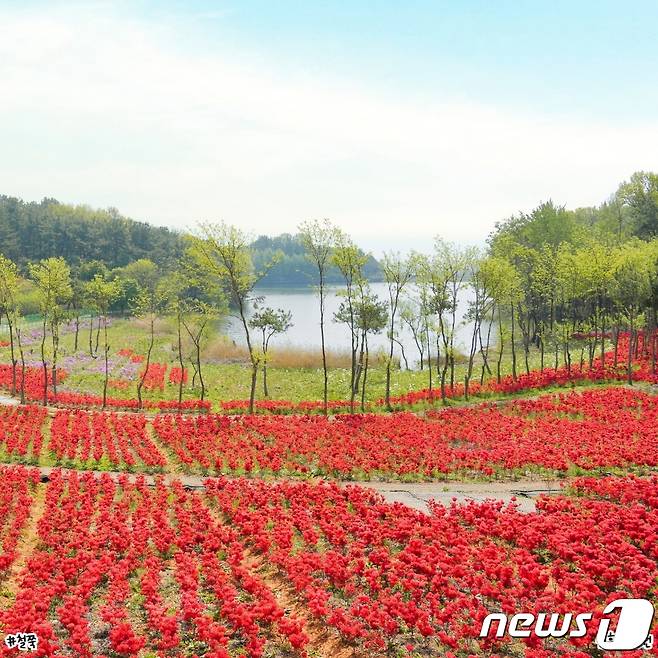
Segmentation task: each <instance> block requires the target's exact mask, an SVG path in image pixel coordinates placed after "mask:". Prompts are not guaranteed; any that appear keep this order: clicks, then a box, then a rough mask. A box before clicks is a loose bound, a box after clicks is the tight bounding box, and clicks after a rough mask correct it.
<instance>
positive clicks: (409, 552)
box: [0, 467, 658, 658]
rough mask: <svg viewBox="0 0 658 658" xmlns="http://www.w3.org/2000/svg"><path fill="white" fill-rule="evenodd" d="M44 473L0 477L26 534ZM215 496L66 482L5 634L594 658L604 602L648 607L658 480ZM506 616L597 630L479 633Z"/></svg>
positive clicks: (132, 645) (2, 494)
mask: <svg viewBox="0 0 658 658" xmlns="http://www.w3.org/2000/svg"><path fill="white" fill-rule="evenodd" d="M35 477H36V476H35V475H34V474H33V473H31V472H30V471H28V470H26V469H22V468H14V469H7V468H6V467H3V468H0V505H5V504H7V505H9V506H10V507H12V509H13V510H14V512H13V515H14V516H16V515H18V516H19V517H20V518H22V524H23V525H21V523H19V524H18V526H19V531H18V532H20V527H24V523H25V519H26V518H27V516H28V514H29V510H30V505H31V496H30V488H31V487H33V485H30V482H31V481H32V480H33V479H34V478H35ZM206 487H207V490H206V493H205V494H203V493H196V492H189V491H185V490H184V489H183V487H182V486H181V485H180V484H178V483H173V484H172V485H171V486H164V485H163V483H162V482H158V483H157V484H156V486H155V487H153V488H152V487H148V486H146V483H145V482H144V480H143V479H139V478H138V479H136V480H135V481H130V480H129V479H128V478H127V477H126V476H122V477H121V478H120V481H119V482H118V483H115V482H114V481H113V480H112V479H111V478H110V477H109V476H107V475H104V476H102V477H100V478H96V477H95V476H94V475H93V474H87V475H85V476H79V475H77V474H76V473H74V472H72V473H70V474H69V475H67V476H65V475H63V474H62V473H60V472H58V471H55V472H54V473H53V475H52V479H51V482H50V483H49V484H48V485H47V488H46V494H45V509H44V512H43V515H42V517H41V519H40V520H39V522H38V526H37V528H38V544H37V545H36V547H35V548H34V550H33V552H32V554H31V555H30V556H28V559H27V563H26V565H25V568H24V569H23V570H22V571H21V572H20V573H19V576H18V581H19V589H18V593H17V595H16V598H15V601H13V603H12V604H11V605H10V606H9V607H8V609H6V610H4V611H2V612H0V629H2V632H4V633H13V632H18V631H29V632H34V633H36V634H37V635H38V637H39V651H38V653H37V655H39V656H56V655H75V656H79V657H80V658H92V657H97V658H105V657H106V656H110V655H111V656H114V657H115V658H124V657H125V658H127V657H128V656H135V655H142V654H145V653H146V652H150V653H155V654H156V655H162V656H174V655H176V656H199V655H204V656H209V657H211V658H229V657H230V656H232V655H233V656H234V655H246V656H248V657H249V658H260V657H261V656H264V655H299V656H303V655H306V654H307V653H308V654H311V652H312V651H311V650H314V645H313V643H312V641H310V639H309V637H310V634H309V633H308V631H307V623H308V622H314V623H315V624H317V625H321V626H322V627H323V628H325V629H327V630H328V632H329V633H330V634H335V636H336V637H338V638H339V639H342V640H343V641H344V642H345V645H346V646H352V647H356V648H358V647H364V648H366V649H368V650H371V651H374V652H376V653H377V654H378V655H383V654H385V653H386V654H387V655H400V653H405V652H406V653H407V654H408V655H409V654H413V655H416V656H429V655H444V656H447V657H453V658H454V657H455V656H463V657H464V658H465V657H466V656H474V655H478V656H500V655H525V656H526V657H527V658H549V657H552V656H563V657H570V658H587V657H588V656H591V655H593V653H592V652H595V651H596V650H595V649H593V640H594V635H595V633H596V629H597V622H598V621H599V620H600V618H601V614H602V610H603V608H604V607H605V605H606V604H607V603H608V602H609V601H611V600H613V599H616V598H624V597H636V598H649V599H650V600H655V583H656V579H657V578H658V533H657V531H656V528H658V478H656V477H654V478H652V479H638V478H633V477H629V478H606V479H603V480H591V479H581V480H579V481H578V482H577V483H576V487H575V488H576V492H577V494H578V495H577V496H575V497H574V496H568V495H559V496H555V497H544V498H542V499H541V500H540V501H539V502H538V511H537V512H536V513H531V514H522V513H520V512H519V511H518V509H517V508H516V506H515V505H514V504H511V505H508V506H503V504H502V503H495V502H493V501H490V502H485V503H474V502H473V503H469V504H464V505H457V504H453V505H452V506H451V507H449V508H444V507H442V506H438V505H432V506H431V514H429V515H427V514H424V513H422V512H418V511H415V510H412V509H410V508H407V507H405V506H403V505H399V504H395V505H391V504H387V503H385V502H384V501H383V500H382V499H381V498H380V497H379V496H378V495H377V494H375V493H374V492H372V491H370V490H367V489H364V488H360V487H347V488H341V487H339V486H338V485H336V484H329V483H309V482H304V483H291V482H285V481H284V482H279V483H275V484H271V483H269V484H268V483H266V482H263V481H259V480H245V479H241V478H238V479H233V480H230V479H221V480H208V481H207V482H206ZM5 501H9V502H8V503H5ZM0 518H2V517H0ZM5 518H6V516H5ZM7 525H9V528H11V531H13V528H12V525H11V524H6V526H7ZM4 531H5V532H7V527H5V530H4ZM11 561H12V557H11V556H10V563H11ZM265 574H266V575H265ZM136 597H137V598H136ZM282 600H285V602H286V603H285V606H284V605H283V604H282V603H281V601H282ZM136 601H139V602H140V603H139V607H136ZM171 601H177V602H178V604H177V606H176V607H175V608H174V609H172V607H171V606H170V605H168V602H171ZM291 609H293V610H297V609H300V610H303V611H304V612H303V613H302V614H301V616H296V615H295V614H294V613H292V612H291ZM138 610H139V612H138ZM501 611H502V612H504V613H506V614H509V615H513V614H515V613H518V612H529V613H535V614H538V613H540V612H543V613H545V612H547V611H550V612H555V613H559V614H562V615H564V614H566V613H572V614H574V615H575V614H579V613H586V612H592V613H593V614H594V619H593V622H592V624H590V625H588V627H587V633H586V634H585V635H584V636H583V637H573V638H571V639H564V638H563V639H556V638H550V637H549V638H542V637H538V636H536V635H531V636H530V637H528V638H525V639H514V640H510V639H508V638H501V639H496V638H487V639H481V638H479V631H480V628H481V625H482V621H483V619H484V618H485V617H486V616H487V615H488V614H489V613H491V612H501ZM92 628H93V632H92ZM334 646H336V645H334ZM653 653H654V654H655V653H656V651H655V649H654V651H653ZM0 655H1V656H11V655H15V653H13V654H12V650H10V649H8V648H7V647H5V646H4V645H3V646H2V647H1V648H0ZM595 655H598V654H595ZM627 655H628V656H629V657H632V658H635V657H636V656H639V655H641V652H639V651H636V652H629V653H628V654H627Z"/></svg>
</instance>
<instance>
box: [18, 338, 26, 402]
mask: <svg viewBox="0 0 658 658" xmlns="http://www.w3.org/2000/svg"><path fill="white" fill-rule="evenodd" d="M16 340H17V342H18V351H19V353H20V355H21V404H25V354H24V352H23V341H22V338H21V330H20V328H19V327H16Z"/></svg>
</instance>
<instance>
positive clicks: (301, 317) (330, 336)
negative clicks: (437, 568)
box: [228, 283, 472, 366]
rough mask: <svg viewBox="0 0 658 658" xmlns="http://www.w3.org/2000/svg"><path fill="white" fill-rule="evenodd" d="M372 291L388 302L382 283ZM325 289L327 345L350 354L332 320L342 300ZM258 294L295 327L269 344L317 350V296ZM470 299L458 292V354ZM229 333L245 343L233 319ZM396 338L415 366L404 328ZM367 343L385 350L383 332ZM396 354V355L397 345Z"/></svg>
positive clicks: (343, 330)
mask: <svg viewBox="0 0 658 658" xmlns="http://www.w3.org/2000/svg"><path fill="white" fill-rule="evenodd" d="M371 289H372V291H373V293H374V294H376V295H377V296H378V297H379V298H380V299H381V300H382V301H385V302H387V301H388V288H387V286H386V284H385V283H373V284H371ZM327 290H328V292H327V298H326V301H325V341H326V345H327V347H328V348H330V349H333V350H340V351H349V348H350V332H349V329H348V327H347V325H345V324H342V323H336V322H334V321H333V316H334V313H335V312H336V311H337V310H338V307H339V305H340V302H341V301H342V298H341V297H339V296H338V295H337V294H336V293H337V292H338V291H339V290H340V288H339V287H330V288H328V289H327ZM257 294H258V295H259V296H262V297H263V298H264V300H263V302H262V304H263V305H265V306H271V307H272V308H282V309H284V310H286V311H292V321H293V323H294V326H293V327H292V328H291V329H289V330H288V332H287V333H286V334H284V335H283V336H276V337H275V338H274V339H273V341H272V344H273V345H274V346H276V345H280V346H301V347H317V348H319V347H320V308H319V301H318V295H317V293H316V292H315V291H314V290H313V289H312V288H261V289H259V290H257ZM470 299H472V293H471V290H470V288H465V289H464V290H462V292H461V295H460V300H459V307H458V309H457V321H458V323H459V325H458V327H457V331H456V338H455V347H456V348H458V349H459V350H460V351H467V350H468V347H467V346H468V345H469V344H470V339H471V331H472V324H471V323H465V322H464V315H465V313H466V312H467V310H468V301H469V300H470ZM228 333H229V335H230V336H231V337H232V338H233V339H234V340H236V341H237V342H239V343H242V342H244V330H243V329H242V325H241V324H239V323H238V321H237V320H236V319H235V318H231V320H230V321H229V327H228ZM398 339H399V340H400V342H401V343H402V344H403V345H404V350H405V353H406V355H407V359H408V360H409V365H410V366H411V365H413V364H414V363H417V362H418V358H419V357H418V350H417V348H416V345H415V343H414V340H413V337H412V335H411V332H410V331H409V329H408V328H407V327H404V329H403V330H401V331H400V332H399V335H398ZM368 341H369V344H370V347H371V350H372V351H373V352H374V351H376V350H377V349H378V348H385V349H388V340H387V338H386V332H385V331H383V332H382V333H381V334H379V335H375V336H372V335H371V336H369V337H368ZM395 351H396V354H398V355H399V348H398V347H397V346H396V348H395Z"/></svg>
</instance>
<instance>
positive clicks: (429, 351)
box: [425, 326, 434, 402]
mask: <svg viewBox="0 0 658 658" xmlns="http://www.w3.org/2000/svg"><path fill="white" fill-rule="evenodd" d="M425 330H426V334H427V374H428V376H429V387H430V402H434V391H433V390H432V348H431V342H430V329H429V326H426V327H425Z"/></svg>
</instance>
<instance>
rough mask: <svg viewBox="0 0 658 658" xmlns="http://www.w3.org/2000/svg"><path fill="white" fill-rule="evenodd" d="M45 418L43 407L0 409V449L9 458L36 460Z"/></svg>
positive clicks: (41, 442)
mask: <svg viewBox="0 0 658 658" xmlns="http://www.w3.org/2000/svg"><path fill="white" fill-rule="evenodd" d="M45 418H46V411H45V409H44V408H43V407H35V406H27V407H0V447H2V448H3V450H4V451H5V453H6V454H7V455H8V456H9V457H12V458H14V457H15V458H18V459H21V460H25V459H30V460H33V461H36V460H38V459H39V456H40V455H41V446H42V444H43V434H42V432H41V427H42V425H43V421H44V419H45Z"/></svg>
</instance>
